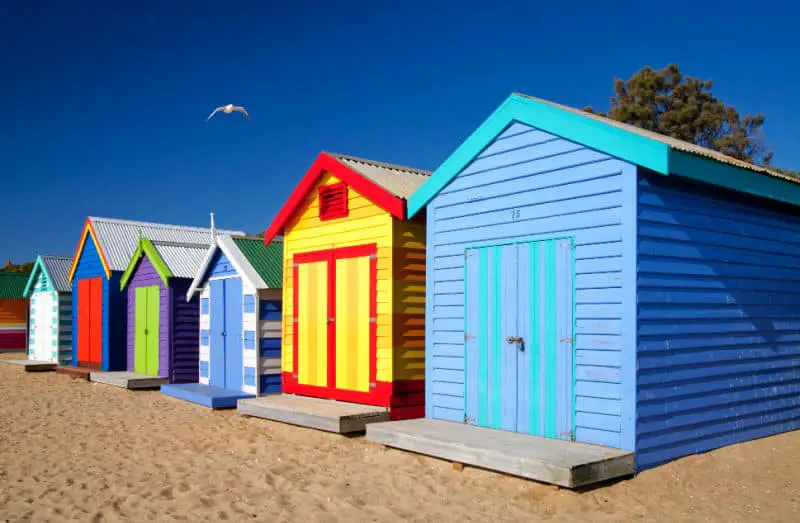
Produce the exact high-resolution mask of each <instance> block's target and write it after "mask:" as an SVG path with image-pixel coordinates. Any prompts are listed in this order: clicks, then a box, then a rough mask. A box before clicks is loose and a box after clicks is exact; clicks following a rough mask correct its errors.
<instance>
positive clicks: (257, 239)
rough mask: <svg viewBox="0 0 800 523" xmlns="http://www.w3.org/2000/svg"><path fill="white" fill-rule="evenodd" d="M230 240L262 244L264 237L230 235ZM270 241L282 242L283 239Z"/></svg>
mask: <svg viewBox="0 0 800 523" xmlns="http://www.w3.org/2000/svg"><path fill="white" fill-rule="evenodd" d="M231 238H232V239H234V240H248V241H254V242H256V241H258V242H263V241H264V237H263V236H234V235H231ZM272 241H274V242H282V241H283V238H277V237H276V238H275V239H274V240H272ZM270 243H271V242H270Z"/></svg>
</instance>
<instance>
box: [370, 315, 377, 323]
mask: <svg viewBox="0 0 800 523" xmlns="http://www.w3.org/2000/svg"><path fill="white" fill-rule="evenodd" d="M369 322H370V323H378V318H376V317H375V316H370V317H369Z"/></svg>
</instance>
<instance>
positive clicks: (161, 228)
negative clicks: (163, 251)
mask: <svg viewBox="0 0 800 523" xmlns="http://www.w3.org/2000/svg"><path fill="white" fill-rule="evenodd" d="M220 232H231V233H234V234H243V233H241V232H238V231H220ZM140 235H141V236H143V237H145V238H149V239H150V240H151V241H162V242H176V243H192V244H204V245H210V244H211V242H212V231H211V229H205V228H199V227H185V226H180V225H165V224H159V223H149V222H140V221H132V220H120V219H115V218H98V217H89V218H87V220H86V223H85V224H84V226H83V230H82V232H81V236H80V240H79V242H78V247H77V248H76V250H75V256H74V258H73V260H72V265H71V267H70V271H69V282H70V285H71V286H72V365H73V366H74V367H77V368H79V369H81V372H88V371H90V370H102V371H124V370H125V369H126V368H127V310H128V307H127V305H128V303H127V294H126V289H122V288H121V287H120V281H121V278H122V275H123V273H124V271H125V270H126V269H127V268H128V264H129V262H130V260H131V257H132V256H133V253H134V252H135V251H136V249H137V247H138V245H139V238H140Z"/></svg>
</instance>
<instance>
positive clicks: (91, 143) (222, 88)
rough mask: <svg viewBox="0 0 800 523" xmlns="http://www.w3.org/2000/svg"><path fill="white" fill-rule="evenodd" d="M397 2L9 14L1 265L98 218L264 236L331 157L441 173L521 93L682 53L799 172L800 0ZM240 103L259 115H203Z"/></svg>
mask: <svg viewBox="0 0 800 523" xmlns="http://www.w3.org/2000/svg"><path fill="white" fill-rule="evenodd" d="M384 3H385V2H374V1H371V2H370V1H340V2H323V1H317V2H310V1H294V2H271V1H263V2H257V1H252V2H232V3H230V4H227V3H224V2H189V1H185V0H181V1H174V2H119V3H117V2H100V1H94V2H86V1H81V0H76V1H75V2H69V3H67V2H50V3H45V2H41V1H31V2H14V3H13V7H6V8H5V10H4V16H3V19H2V20H0V49H3V53H2V54H1V55H0V93H2V100H3V105H4V107H3V112H2V118H0V176H2V183H0V192H2V195H0V260H2V261H5V260H6V259H8V258H11V259H13V260H14V261H15V262H22V261H25V260H32V259H33V258H35V256H36V254H37V253H47V254H65V255H71V254H72V253H73V251H74V249H75V246H76V243H77V241H78V237H79V233H80V229H81V226H82V224H83V222H84V220H85V218H86V216H89V215H97V216H111V217H118V218H129V219H140V220H147V221H157V222H166V223H179V224H187V225H206V224H207V223H208V213H209V212H210V211H214V212H215V213H216V216H217V224H218V225H219V226H220V227H227V228H234V229H244V230H247V231H251V232H255V231H260V230H263V229H265V228H266V227H267V226H268V225H269V223H270V221H271V220H272V218H273V217H274V216H275V214H276V212H277V210H278V209H279V207H280V205H281V204H282V203H283V201H284V200H285V199H286V198H287V196H288V195H289V193H290V191H291V190H292V188H293V187H294V185H295V184H296V183H297V181H298V180H299V179H300V177H301V176H302V175H303V174H304V173H305V170H306V169H307V167H308V166H309V165H310V163H311V162H312V161H313V159H314V158H315V157H316V155H317V154H318V153H319V152H320V151H321V150H328V151H333V152H342V153H349V154H354V155H358V156H363V157H367V158H371V159H376V160H383V161H388V162H395V163H401V164H406V165H411V166H415V167H420V168H429V169H434V168H436V166H438V165H439V163H441V162H442V161H443V160H444V159H445V158H446V157H447V155H448V154H450V153H451V152H452V151H453V150H454V149H455V147H457V146H458V145H459V144H460V143H461V141H462V140H463V139H464V138H466V137H467V136H468V135H469V134H470V133H471V132H472V131H473V130H474V129H475V128H476V127H477V126H478V125H479V124H480V123H481V122H482V121H483V120H484V119H485V118H486V117H487V116H488V115H489V113H490V112H491V111H492V110H494V109H495V108H496V107H497V106H498V105H499V104H500V103H501V102H502V100H503V99H504V98H505V97H506V96H507V95H508V94H509V93H510V92H512V91H521V92H524V93H528V94H531V95H535V96H539V97H543V98H547V99H551V100H554V101H557V102H560V103H565V104H568V105H573V106H577V107H583V106H585V105H587V104H588V105H593V106H594V107H596V108H601V109H606V108H607V105H608V99H609V97H610V95H611V89H612V84H613V78H614V77H615V76H620V77H623V78H627V77H628V76H630V75H631V74H633V73H634V72H635V71H636V70H638V69H639V68H640V67H642V66H644V65H650V66H652V67H655V68H661V67H663V66H665V65H666V64H668V63H670V62H674V63H677V64H678V65H679V66H680V67H681V69H682V70H683V71H684V72H685V73H686V74H689V75H692V76H697V77H701V78H710V79H712V80H714V81H715V83H716V85H715V88H714V93H715V94H716V95H717V96H719V97H720V98H721V99H723V100H724V101H726V102H727V103H729V104H732V105H734V106H735V107H737V108H738V109H739V110H740V111H741V112H743V113H745V112H754V113H755V112H763V113H764V114H765V115H766V116H767V123H766V126H765V129H766V138H767V140H768V142H769V144H770V145H771V146H772V147H773V148H774V149H775V151H776V154H775V159H774V163H775V164H776V165H780V166H784V167H791V168H800V145H798V144H800V140H798V134H799V133H798V126H797V122H798V121H800V97H799V96H798V93H800V67H798V66H797V63H798V62H797V57H798V52H799V51H800V44H798V42H800V40H798V38H797V34H796V32H797V24H796V17H797V14H798V9H797V8H794V7H789V5H790V4H786V3H784V4H782V5H781V4H778V3H775V2H770V1H760V2H758V3H757V4H753V3H752V2H740V1H738V0H731V1H727V2H713V1H707V2H697V1H696V0H694V1H690V2H687V1H683V0H671V1H670V2H667V3H658V4H656V3H650V2H618V3H613V2H612V3H609V2H589V1H576V2H503V1H492V2H481V3H480V4H479V3H475V4H474V6H473V5H472V4H471V3H470V2H467V1H461V2H456V1H445V0H440V1H427V2H426V1H416V0H406V1H404V2H394V3H393V4H394V5H393V6H384V5H383V4H384ZM387 3H388V2H387ZM53 4H59V5H60V7H55V8H54V7H52V5H53ZM199 4H202V7H197V5H199ZM212 4H213V5H212ZM111 5H114V6H116V7H111ZM650 5H653V6H654V5H657V6H658V7H656V8H653V7H648V6H650ZM226 6H227V7H226ZM9 51H10V52H9ZM227 103H235V104H242V105H245V106H246V107H247V108H248V109H249V111H250V113H251V116H252V120H250V121H244V120H243V119H242V118H241V117H240V116H241V115H238V114H235V115H221V117H219V116H218V117H215V118H214V119H212V120H211V122H209V123H208V124H206V123H205V121H204V120H205V118H206V116H207V115H208V113H209V112H210V111H211V110H212V109H213V108H214V107H216V106H218V105H222V104H227Z"/></svg>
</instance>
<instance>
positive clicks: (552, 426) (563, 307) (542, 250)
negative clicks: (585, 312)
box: [465, 238, 575, 439]
mask: <svg viewBox="0 0 800 523" xmlns="http://www.w3.org/2000/svg"><path fill="white" fill-rule="evenodd" d="M465 256H466V280H465V285H466V288H465V302H466V303H465V309H466V310H465V313H466V333H465V341H466V343H465V348H466V416H465V421H466V422H467V423H470V424H473V425H479V426H482V427H491V428H496V429H500V430H506V431H512V432H522V433H526V434H533V435H536V436H544V437H548V438H558V439H574V428H573V424H574V421H573V420H574V418H575V416H574V403H575V402H574V376H573V362H574V350H573V339H574V334H573V330H574V327H573V324H574V321H573V319H574V313H573V300H574V284H573V271H574V263H573V248H572V241H571V239H569V238H560V239H552V240H541V241H536V242H528V243H518V244H509V245H499V246H487V247H479V248H474V249H468V250H467V251H466V253H465Z"/></svg>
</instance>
